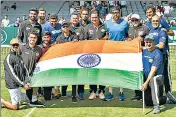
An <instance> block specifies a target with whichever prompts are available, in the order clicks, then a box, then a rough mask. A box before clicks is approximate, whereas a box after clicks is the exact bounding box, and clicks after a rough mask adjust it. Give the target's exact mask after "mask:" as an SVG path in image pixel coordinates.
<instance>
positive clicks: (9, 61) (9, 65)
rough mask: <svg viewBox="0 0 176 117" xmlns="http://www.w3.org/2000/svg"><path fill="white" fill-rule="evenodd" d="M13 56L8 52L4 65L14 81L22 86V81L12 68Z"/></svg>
mask: <svg viewBox="0 0 176 117" xmlns="http://www.w3.org/2000/svg"><path fill="white" fill-rule="evenodd" d="M13 61H14V60H13V58H12V57H11V55H10V54H9V55H8V56H7V58H6V59H5V64H4V67H5V69H6V70H7V71H8V73H9V75H10V77H11V78H12V79H13V81H15V82H16V83H17V84H18V85H19V86H20V87H22V86H24V82H22V81H21V80H20V78H19V77H18V76H17V75H16V74H15V71H14V68H13Z"/></svg>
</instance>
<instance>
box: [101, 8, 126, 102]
mask: <svg viewBox="0 0 176 117" xmlns="http://www.w3.org/2000/svg"><path fill="white" fill-rule="evenodd" d="M111 13H112V19H111V20H108V21H106V22H105V29H106V32H107V35H108V39H109V40H113V41H125V40H126V38H127V34H128V28H129V24H128V22H126V21H124V20H123V19H122V18H120V8H119V7H114V8H112V12H111ZM112 99H114V98H113V95H112V87H109V94H108V95H107V96H106V97H105V99H104V100H105V101H109V100H112ZM119 100H121V101H123V100H125V96H124V94H123V89H122V88H120V94H119Z"/></svg>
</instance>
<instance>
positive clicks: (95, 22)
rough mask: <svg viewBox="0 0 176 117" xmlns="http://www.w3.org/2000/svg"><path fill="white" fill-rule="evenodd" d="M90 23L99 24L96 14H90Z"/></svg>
mask: <svg viewBox="0 0 176 117" xmlns="http://www.w3.org/2000/svg"><path fill="white" fill-rule="evenodd" d="M91 22H92V23H93V24H98V23H99V17H98V14H91Z"/></svg>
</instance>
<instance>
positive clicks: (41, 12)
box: [38, 8, 47, 32]
mask: <svg viewBox="0 0 176 117" xmlns="http://www.w3.org/2000/svg"><path fill="white" fill-rule="evenodd" d="M45 17H46V10H45V9H44V8H40V9H39V13H38V23H39V24H40V25H41V26H42V32H43V31H44V28H45V26H46V25H47V22H46V21H45Z"/></svg>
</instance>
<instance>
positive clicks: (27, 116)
mask: <svg viewBox="0 0 176 117" xmlns="http://www.w3.org/2000/svg"><path fill="white" fill-rule="evenodd" d="M35 109H36V107H35V108H32V109H31V111H30V112H29V113H28V114H27V115H26V116H25V117H29V116H30V115H31V114H32V113H33V111H34V110H35Z"/></svg>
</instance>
